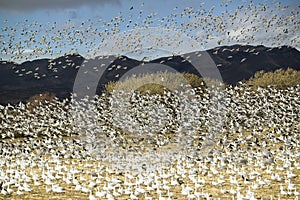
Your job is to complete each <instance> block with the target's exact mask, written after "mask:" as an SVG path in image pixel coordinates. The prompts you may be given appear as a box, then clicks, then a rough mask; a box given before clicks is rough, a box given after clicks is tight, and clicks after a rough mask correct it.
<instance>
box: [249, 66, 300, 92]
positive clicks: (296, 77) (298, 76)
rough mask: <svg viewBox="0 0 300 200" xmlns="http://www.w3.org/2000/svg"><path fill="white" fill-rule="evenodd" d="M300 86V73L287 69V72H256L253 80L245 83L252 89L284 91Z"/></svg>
mask: <svg viewBox="0 0 300 200" xmlns="http://www.w3.org/2000/svg"><path fill="white" fill-rule="evenodd" d="M299 84H300V71H297V70H294V69H291V68H288V69H287V70H284V69H278V70H276V71H275V72H264V71H259V72H257V73H256V74H255V75H254V77H253V78H251V79H250V80H249V81H247V85H249V86H253V87H254V88H257V87H258V86H260V87H267V86H273V87H276V88H278V89H284V88H287V87H292V86H296V85H299Z"/></svg>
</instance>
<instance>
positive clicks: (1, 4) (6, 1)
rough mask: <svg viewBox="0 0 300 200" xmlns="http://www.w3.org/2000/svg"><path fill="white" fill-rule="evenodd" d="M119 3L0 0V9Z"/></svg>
mask: <svg viewBox="0 0 300 200" xmlns="http://www.w3.org/2000/svg"><path fill="white" fill-rule="evenodd" d="M104 4H120V0H0V9H2V10H7V11H34V10H39V9H69V8H70V9H72V8H77V7H80V6H101V5H104Z"/></svg>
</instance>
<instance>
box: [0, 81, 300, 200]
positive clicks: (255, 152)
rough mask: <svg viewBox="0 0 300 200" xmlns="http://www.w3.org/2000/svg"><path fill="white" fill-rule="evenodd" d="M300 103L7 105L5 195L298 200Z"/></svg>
mask: <svg viewBox="0 0 300 200" xmlns="http://www.w3.org/2000/svg"><path fill="white" fill-rule="evenodd" d="M112 93H113V92H112ZM299 96H300V87H299V85H297V86H293V87H288V88H285V89H278V88H277V89H276V88H274V87H271V86H269V87H265V88H261V87H256V88H252V87H250V86H248V85H246V84H240V85H238V86H235V87H232V86H226V87H225V86H224V87H223V86H222V87H221V86H220V87H217V86H215V87H213V90H212V89H210V90H208V89H203V87H202V88H201V87H199V88H197V89H191V90H187V91H164V92H163V94H151V93H147V92H146V93H140V92H137V91H123V92H120V91H117V92H115V93H113V94H112V95H108V94H107V95H103V96H99V97H96V98H94V99H85V100H83V101H77V100H76V99H71V100H65V101H58V100H57V99H55V98H53V99H51V100H49V101H47V100H44V101H39V102H38V103H33V102H31V103H27V104H22V103H20V104H18V105H14V106H12V105H8V106H1V107H0V108H1V109H0V120H1V121H0V123H1V126H0V133H1V134H2V135H1V136H2V139H1V140H0V147H1V148H0V155H1V160H0V189H1V194H0V198H1V199H88V198H89V199H279V198H281V199H298V197H299V195H300V194H299V193H300V126H299V124H300V117H299V116H300V106H299V105H300V103H299V102H300V100H299ZM214 99H217V100H216V101H213V100H214ZM157 116H158V117H157Z"/></svg>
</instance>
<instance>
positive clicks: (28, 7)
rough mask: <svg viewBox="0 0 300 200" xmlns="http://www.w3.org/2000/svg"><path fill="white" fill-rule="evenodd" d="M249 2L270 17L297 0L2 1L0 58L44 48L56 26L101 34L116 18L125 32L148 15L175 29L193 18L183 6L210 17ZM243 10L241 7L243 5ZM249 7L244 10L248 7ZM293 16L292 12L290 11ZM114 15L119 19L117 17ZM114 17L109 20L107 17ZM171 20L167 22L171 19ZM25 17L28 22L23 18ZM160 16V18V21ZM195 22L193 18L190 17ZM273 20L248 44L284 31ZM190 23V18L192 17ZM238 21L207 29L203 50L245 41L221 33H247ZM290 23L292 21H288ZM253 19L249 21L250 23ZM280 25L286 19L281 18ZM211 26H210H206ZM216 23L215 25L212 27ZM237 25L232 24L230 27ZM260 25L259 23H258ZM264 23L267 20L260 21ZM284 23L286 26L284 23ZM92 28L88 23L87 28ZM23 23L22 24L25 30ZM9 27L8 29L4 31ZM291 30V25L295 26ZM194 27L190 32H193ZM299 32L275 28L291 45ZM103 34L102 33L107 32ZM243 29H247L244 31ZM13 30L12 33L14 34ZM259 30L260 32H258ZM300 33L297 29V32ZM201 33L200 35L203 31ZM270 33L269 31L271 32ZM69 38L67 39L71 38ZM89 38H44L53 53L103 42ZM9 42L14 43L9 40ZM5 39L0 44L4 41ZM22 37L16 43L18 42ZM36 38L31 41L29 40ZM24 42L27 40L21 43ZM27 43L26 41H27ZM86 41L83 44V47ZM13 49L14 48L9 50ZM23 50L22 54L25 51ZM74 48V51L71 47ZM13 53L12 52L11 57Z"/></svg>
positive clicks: (83, 50)
mask: <svg viewBox="0 0 300 200" xmlns="http://www.w3.org/2000/svg"><path fill="white" fill-rule="evenodd" d="M222 2H223V3H222ZM250 4H253V5H254V6H256V7H260V6H262V7H263V6H267V7H268V9H267V11H266V12H265V16H266V17H267V18H269V17H270V18H271V16H272V14H269V13H267V12H268V10H273V11H272V13H275V14H274V15H277V16H278V15H279V16H280V15H282V16H284V17H286V16H291V14H290V13H289V10H291V9H294V10H296V11H297V10H298V11H299V7H298V8H297V6H299V5H300V4H299V2H298V1H297V0H285V1H273V0H268V1H262V0H260V1H258V0H254V1H253V3H250V1H246V0H244V1H237V0H233V1H228V0H227V1H198V0H186V1H183V0H165V1H161V0H151V1H139V0H86V1H80V0H52V1H40V0H26V1H25V0H10V1H7V0H0V21H1V22H2V23H1V32H0V34H1V41H2V45H3V46H4V47H6V48H7V49H10V50H9V51H8V53H7V52H6V53H5V51H3V50H2V51H1V58H3V59H5V58H7V57H11V56H12V55H13V54H15V53H16V51H20V49H21V50H24V51H25V53H27V52H31V51H32V50H33V49H36V48H38V47H40V48H41V49H42V50H44V48H45V47H46V46H45V45H43V44H41V43H40V41H42V40H43V36H47V37H49V36H52V37H53V38H55V37H54V35H55V34H58V35H59V34H64V33H59V32H57V31H58V30H60V31H61V30H62V29H64V28H65V29H66V30H72V31H73V32H74V31H81V33H82V32H85V31H86V30H87V29H89V33H90V32H91V31H93V30H94V33H95V34H99V32H102V31H103V32H105V29H107V31H108V32H111V31H112V27H113V24H114V23H117V29H118V32H123V31H126V30H132V29H133V28H134V24H135V23H137V24H139V25H140V24H142V22H143V20H145V19H147V16H151V17H152V19H155V20H154V21H155V22H154V23H153V24H151V26H156V25H162V24H164V25H166V26H168V27H169V26H171V25H174V23H176V24H177V25H178V27H179V29H185V28H184V27H183V26H181V25H180V24H181V23H189V22H190V21H193V19H192V18H193V15H192V18H189V15H186V16H185V15H183V16H182V15H181V13H182V12H184V10H186V8H188V9H192V10H193V11H200V10H204V11H205V12H206V13H207V12H209V11H210V10H211V9H212V8H213V11H212V12H211V13H212V15H213V16H214V17H216V16H221V17H223V16H222V15H221V13H222V12H223V13H225V12H226V13H227V14H226V16H229V15H230V14H233V13H235V11H236V10H237V8H238V7H239V8H241V9H245V8H246V7H247V6H249V5H250ZM276 5H280V9H279V10H276V9H275V6H276ZM285 6H289V7H288V8H285ZM243 11H244V12H245V10H243ZM246 12H248V11H246ZM262 13H263V12H260V13H259V14H258V15H260V16H259V18H257V19H255V18H254V19H253V21H254V23H258V24H259V23H265V22H262V21H261V20H263V17H261V15H264V14H262ZM172 14H174V15H175V14H177V15H176V16H173V17H172V16H171V18H169V22H168V21H167V18H166V17H167V16H170V15H172ZM292 16H293V15H292ZM116 17H117V19H116ZM239 17H240V18H241V19H245V18H247V17H248V18H250V19H251V18H252V17H253V16H252V14H248V15H247V14H242V12H241V13H238V14H237V18H239ZM294 17H296V19H294V20H297V19H298V20H299V14H298V15H294ZM114 18H115V19H116V20H113V21H111V19H114ZM170 19H172V20H173V22H170V21H172V20H170ZM25 20H26V21H25ZM161 21H163V22H161ZM194 21H195V20H194ZM109 22H112V24H108V23H109ZM273 22H274V26H277V28H276V30H275V29H274V30H270V31H269V32H268V33H267V34H265V33H264V34H260V32H255V33H252V32H251V34H256V38H259V40H258V39H255V40H253V41H250V40H249V41H250V42H249V43H250V44H251V43H253V44H259V42H260V41H262V40H263V37H269V35H268V34H271V33H272V34H273V35H274V34H276V31H282V30H284V29H286V27H283V25H282V27H280V26H281V25H280V24H279V25H278V23H277V21H276V20H275V21H274V20H273V21H272V22H271V23H273ZM193 23H194V22H193ZM211 23H214V22H210V21H209V22H207V24H205V25H204V24H203V25H202V24H197V27H194V28H191V29H192V30H189V32H188V33H187V35H189V34H191V35H193V36H194V35H197V34H198V35H201V34H203V32H207V31H210V29H216V27H215V25H212V24H211ZM238 23H239V21H238V20H237V23H236V22H235V24H234V25H233V27H231V25H230V23H229V22H226V27H225V29H226V30H224V31H223V33H220V34H215V33H217V32H216V31H215V30H212V31H211V32H210V34H211V35H212V36H209V38H207V41H206V43H205V44H202V43H201V45H202V46H203V48H204V49H207V48H212V47H214V46H217V41H220V40H222V43H221V44H224V45H226V44H232V43H239V42H241V43H244V42H246V41H247V39H248V38H249V37H248V36H247V37H246V38H243V39H239V38H238V39H236V41H235V39H234V38H233V37H232V38H233V39H232V38H229V39H228V38H225V39H224V38H223V37H224V34H225V33H226V32H230V35H234V34H241V32H242V34H245V33H243V31H240V30H239V27H243V26H244V28H245V29H247V28H248V27H250V24H249V25H247V23H242V22H241V24H238ZM290 23H291V24H292V22H290ZM252 24H253V23H251V25H252ZM283 24H284V23H283ZM53 25H54V26H55V27H54V29H52V30H50V31H48V32H47V31H46V30H49V29H51V27H52V26H53ZM201 26H206V28H205V29H203V30H202V32H201V31H198V29H199V30H201V29H202V28H203V27H201ZM209 26H211V27H209ZM212 26H214V27H212ZM234 26H235V27H234ZM260 26H261V24H260ZM263 26H265V24H263ZM286 26H289V24H288V25H286ZM89 27H90V28H89ZM24 28H25V29H24ZM7 29H8V30H7ZM250 29H251V28H248V33H249V36H251V35H250V31H249V30H250ZM293 29H295V28H293ZM26 31H27V32H28V31H29V32H30V33H29V34H27V35H24V32H26ZM35 31H36V32H38V33H35V38H34V41H29V42H24V41H28V39H29V37H30V35H31V34H32V33H34V32H35ZM191 32H192V33H191ZM297 32H298V33H299V31H298V30H297V29H296V30H294V33H293V34H292V32H289V33H288V35H287V36H282V35H281V33H279V35H280V37H283V38H284V40H283V41H282V45H284V44H287V45H290V44H289V40H293V41H294V42H291V44H294V43H296V42H297V41H298V40H299V37H297ZM105 34H106V32H105ZM246 34H247V32H246ZM11 35H14V36H13V38H12V37H11ZM258 35H259V36H258ZM298 35H299V34H298ZM201 37H202V36H201ZM272 37H273V36H272ZM276 37H277V36H276V35H274V38H273V39H272V38H271V39H269V40H270V42H266V45H269V46H272V43H274V42H275V44H273V45H274V46H276V45H279V44H278V42H277V43H276V41H275V40H276V39H275V38H276ZM70 38H71V41H70ZM91 38H92V37H90V36H87V37H86V38H80V37H79V36H78V37H77V36H76V33H73V34H71V36H70V37H69V40H68V41H65V40H66V37H64V36H62V39H60V40H57V41H54V40H46V41H47V42H49V41H50V43H51V44H50V46H51V48H54V47H55V46H56V48H54V49H55V51H56V54H55V55H52V56H54V57H55V56H56V55H59V54H63V53H65V52H66V51H69V50H70V49H72V48H73V49H76V50H78V51H79V52H80V53H81V54H84V53H86V51H87V49H88V48H91V46H90V45H88V44H87V43H93V44H94V43H95V42H96V43H99V44H100V43H101V42H102V40H101V37H98V38H96V39H94V40H92V39H91ZM80 39H81V40H82V41H83V42H82V43H80V42H78V41H80ZM72 40H76V44H74V42H73V44H72ZM10 41H13V42H10ZM3 42H4V43H3ZM18 42H20V43H19V44H17V43H18ZM33 43H35V44H33ZM25 44H26V45H25ZM28 44H29V46H27V45H28ZM86 46H87V47H86ZM11 49H15V50H11ZM24 51H23V52H22V53H24ZM74 51H75V50H74ZM35 54H36V55H37V56H36V57H40V56H43V55H45V56H46V57H47V56H48V57H49V55H48V53H39V52H37V53H35ZM13 57H14V56H13Z"/></svg>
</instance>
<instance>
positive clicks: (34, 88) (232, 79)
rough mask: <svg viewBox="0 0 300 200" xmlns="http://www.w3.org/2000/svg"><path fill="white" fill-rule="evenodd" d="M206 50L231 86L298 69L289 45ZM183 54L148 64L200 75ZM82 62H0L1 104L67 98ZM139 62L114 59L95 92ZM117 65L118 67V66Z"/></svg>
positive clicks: (299, 60) (299, 61) (69, 58)
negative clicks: (37, 97) (40, 95)
mask: <svg viewBox="0 0 300 200" xmlns="http://www.w3.org/2000/svg"><path fill="white" fill-rule="evenodd" d="M207 52H208V54H209V55H210V56H211V58H212V60H213V61H214V62H215V64H216V66H217V67H218V69H219V71H220V74H221V76H222V79H223V81H224V82H225V83H228V84H232V85H234V84H236V83H237V82H238V81H242V80H248V79H249V78H251V77H252V76H253V75H254V74H255V73H256V72H257V71H260V70H264V71H266V72H270V71H275V70H277V69H280V68H281V69H287V68H288V67H289V68H292V69H295V70H300V52H299V51H298V50H296V49H295V48H292V47H288V46H282V47H277V48H268V47H265V46H261V45H260V46H250V45H244V46H242V45H233V46H222V47H218V48H214V49H210V50H208V51H207ZM199 53H201V52H193V53H190V55H192V54H195V55H196V54H199ZM183 57H184V56H173V57H162V58H158V59H155V60H152V61H149V63H160V62H162V63H163V64H164V65H167V66H170V67H172V68H173V69H175V70H177V71H179V72H190V73H194V74H197V75H200V74H199V73H198V72H197V70H196V69H195V68H194V67H193V66H192V65H191V63H189V62H187V61H184V58H183ZM96 59H98V60H99V59H101V57H98V58H96ZM84 61H85V59H84V58H83V57H82V56H81V55H76V54H75V55H74V54H73V55H66V56H62V57H59V58H56V59H37V60H33V61H26V62H23V63H21V64H17V63H13V62H8V61H0V104H7V103H12V104H13V103H17V102H19V101H26V100H27V99H28V98H29V97H31V96H33V95H35V94H38V93H44V92H53V93H55V94H56V96H57V97H59V98H65V97H69V96H70V94H71V93H72V91H73V85H74V80H75V78H76V75H77V72H78V69H79V68H80V66H82V64H84ZM141 63H142V62H141V61H137V60H134V59H130V58H128V57H126V56H120V57H118V58H117V59H115V60H114V62H113V63H111V64H110V65H109V67H108V69H107V70H106V71H105V72H104V74H103V76H102V78H101V80H100V82H99V83H98V87H97V93H98V94H100V93H101V91H102V90H103V88H104V85H105V84H106V83H108V82H109V81H117V80H118V79H119V77H121V76H122V75H123V74H125V73H126V72H127V71H128V70H130V69H133V68H134V67H136V66H138V65H139V64H141ZM118 65H119V66H121V67H120V68H117V66H118ZM118 74H119V75H118ZM200 76H201V75H200Z"/></svg>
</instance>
